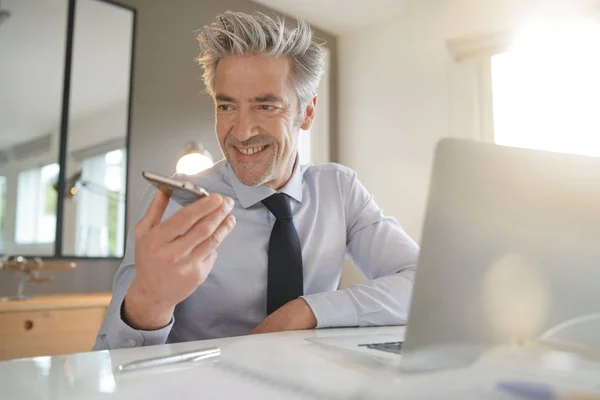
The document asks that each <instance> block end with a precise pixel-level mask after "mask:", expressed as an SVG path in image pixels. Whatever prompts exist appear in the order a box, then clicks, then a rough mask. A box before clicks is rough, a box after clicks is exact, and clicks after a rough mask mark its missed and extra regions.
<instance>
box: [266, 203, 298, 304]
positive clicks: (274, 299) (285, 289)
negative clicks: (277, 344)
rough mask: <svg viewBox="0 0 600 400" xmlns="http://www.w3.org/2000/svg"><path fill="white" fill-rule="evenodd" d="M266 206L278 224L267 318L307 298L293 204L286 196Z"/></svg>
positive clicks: (271, 243)
mask: <svg viewBox="0 0 600 400" xmlns="http://www.w3.org/2000/svg"><path fill="white" fill-rule="evenodd" d="M262 202H263V204H264V205H265V206H266V207H267V208H268V209H269V211H271V213H273V215H274V216H275V218H277V220H276V221H275V224H274V225H273V230H272V231H271V239H270V240H269V272H268V274H267V315H268V314H271V313H272V312H273V311H275V310H277V309H278V308H279V307H281V306H282V305H284V304H285V303H287V302H288V301H291V300H294V299H296V298H298V297H300V296H302V295H303V294H304V286H303V283H302V250H301V248H300V240H299V239H298V232H297V231H296V227H295V226H294V221H293V220H292V209H291V207H290V201H289V199H288V198H287V196H286V195H285V194H283V193H275V194H274V195H272V196H270V197H268V198H266V199H264V200H263V201H262Z"/></svg>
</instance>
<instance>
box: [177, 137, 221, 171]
mask: <svg viewBox="0 0 600 400" xmlns="http://www.w3.org/2000/svg"><path fill="white" fill-rule="evenodd" d="M212 166H213V158H212V156H211V155H210V153H209V152H208V151H207V150H206V149H205V148H204V146H202V144H201V143H199V142H196V141H191V142H188V143H187V144H186V146H185V150H184V152H183V155H182V156H181V158H180V159H179V161H178V162H177V167H176V171H177V173H178V174H184V175H196V174H198V173H200V172H202V171H204V170H205V169H207V168H210V167H212Z"/></svg>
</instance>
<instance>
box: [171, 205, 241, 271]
mask: <svg viewBox="0 0 600 400" xmlns="http://www.w3.org/2000/svg"><path fill="white" fill-rule="evenodd" d="M234 226H235V217H234V216H233V215H229V216H228V217H227V218H225V219H223V220H221V223H220V224H219V225H218V226H216V227H215V228H214V229H213V230H212V231H211V234H209V235H205V236H206V237H205V239H204V240H201V241H197V240H192V241H188V240H189V238H185V240H186V243H185V245H186V246H189V244H190V243H196V245H195V246H193V247H191V249H190V250H188V251H187V252H186V253H187V257H185V259H186V260H187V262H189V261H190V260H203V259H204V258H206V257H207V255H208V254H210V253H211V252H213V251H215V250H216V249H217V247H219V245H220V244H221V243H222V242H223V240H224V239H225V238H226V237H227V235H229V233H230V232H231V230H232V229H233V227H234ZM188 233H192V230H190V232H188ZM185 236H187V234H186V235H184V236H182V237H181V238H180V239H184V237H185ZM192 239H194V238H193V237H192ZM182 242H183V240H182ZM180 254H185V253H180Z"/></svg>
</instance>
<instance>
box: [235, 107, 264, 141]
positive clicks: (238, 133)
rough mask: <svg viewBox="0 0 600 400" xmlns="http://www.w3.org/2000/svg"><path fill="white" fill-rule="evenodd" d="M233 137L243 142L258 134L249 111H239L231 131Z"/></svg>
mask: <svg viewBox="0 0 600 400" xmlns="http://www.w3.org/2000/svg"><path fill="white" fill-rule="evenodd" d="M231 133H232V134H233V136H235V138H236V139H237V140H238V141H240V142H243V141H245V140H248V139H250V138H251V137H252V136H256V135H257V134H258V128H257V126H256V124H255V123H254V121H253V119H252V115H251V113H250V112H248V111H247V110H239V111H238V113H237V115H236V117H235V120H234V125H233V129H232V131H231Z"/></svg>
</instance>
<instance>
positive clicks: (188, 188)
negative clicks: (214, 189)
mask: <svg viewBox="0 0 600 400" xmlns="http://www.w3.org/2000/svg"><path fill="white" fill-rule="evenodd" d="M142 176H143V177H144V178H145V179H146V180H147V181H148V182H149V183H150V184H152V185H154V186H155V187H156V188H157V189H159V190H161V191H162V192H163V193H164V194H166V195H167V197H171V196H172V195H173V190H175V189H180V190H183V191H185V192H188V193H191V194H193V195H195V196H197V197H198V198H201V197H204V196H208V192H207V191H206V190H204V189H202V188H201V187H200V186H198V185H195V184H193V183H192V182H189V181H179V180H177V179H173V178H168V177H166V176H162V175H158V174H155V173H152V172H147V171H143V172H142Z"/></svg>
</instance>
